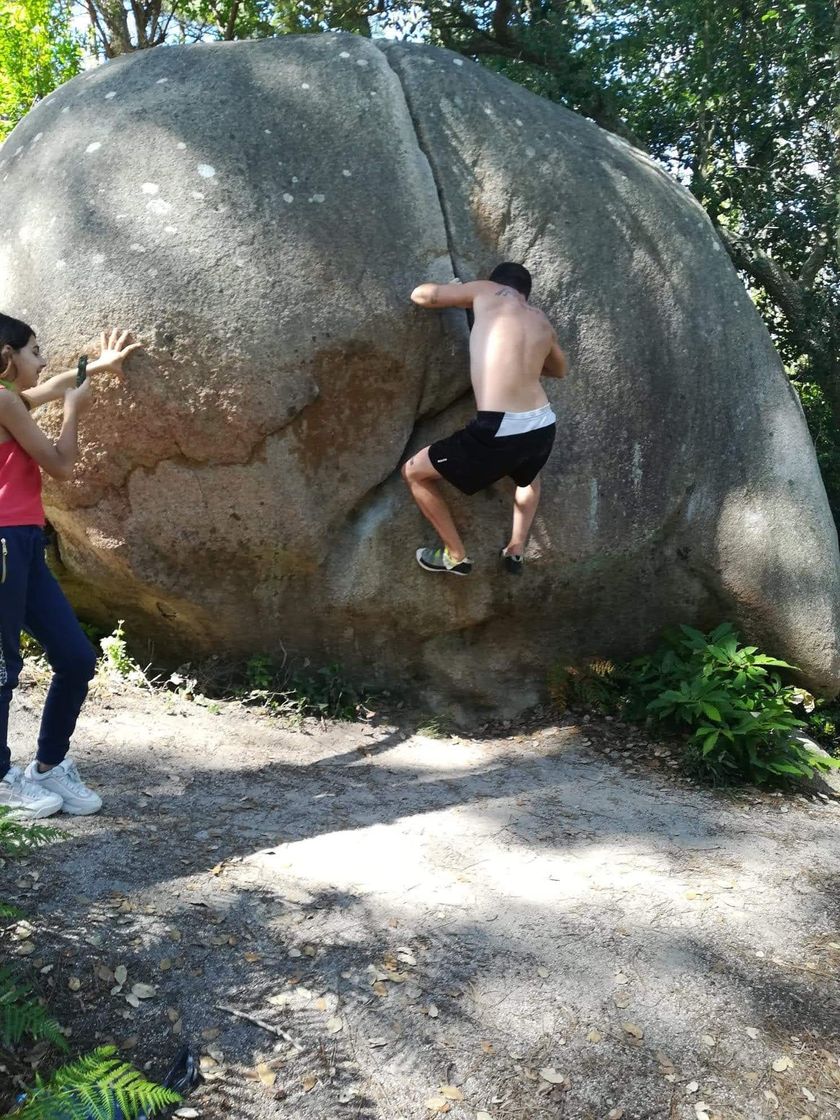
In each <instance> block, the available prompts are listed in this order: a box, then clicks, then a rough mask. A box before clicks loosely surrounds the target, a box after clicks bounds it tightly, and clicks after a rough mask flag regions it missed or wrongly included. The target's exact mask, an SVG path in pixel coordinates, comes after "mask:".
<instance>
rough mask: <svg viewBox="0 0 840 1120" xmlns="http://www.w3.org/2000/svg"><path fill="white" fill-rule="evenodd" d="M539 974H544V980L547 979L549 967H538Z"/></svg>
mask: <svg viewBox="0 0 840 1120" xmlns="http://www.w3.org/2000/svg"><path fill="white" fill-rule="evenodd" d="M537 976H542V978H543V980H545V978H546V977H547V976H548V969H547V968H545V967H540V968H538V969H537Z"/></svg>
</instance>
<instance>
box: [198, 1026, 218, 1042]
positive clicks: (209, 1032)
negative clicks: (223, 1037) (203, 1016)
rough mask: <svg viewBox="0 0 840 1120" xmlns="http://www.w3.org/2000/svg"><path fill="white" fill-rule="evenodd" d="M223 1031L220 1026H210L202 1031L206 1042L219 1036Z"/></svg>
mask: <svg viewBox="0 0 840 1120" xmlns="http://www.w3.org/2000/svg"><path fill="white" fill-rule="evenodd" d="M221 1033H222V1032H221V1031H220V1030H219V1028H218V1027H208V1028H207V1029H206V1030H203V1031H202V1032H201V1037H202V1038H203V1039H204V1040H205V1042H212V1041H213V1039H214V1038H218V1037H219V1035H220V1034H221Z"/></svg>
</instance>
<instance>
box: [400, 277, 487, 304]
mask: <svg viewBox="0 0 840 1120" xmlns="http://www.w3.org/2000/svg"><path fill="white" fill-rule="evenodd" d="M498 286H499V285H498V284H496V285H493V284H491V283H490V282H489V280H470V281H469V282H468V283H466V284H420V285H419V286H418V287H417V288H415V289H414V291H413V292H412V293H411V302H412V303H416V304H417V306H418V307H472V305H473V300H474V299H475V298H476V296H478V295H481V293H482V292H485V291H487V290H492V289H493V288H494V287H496V288H498Z"/></svg>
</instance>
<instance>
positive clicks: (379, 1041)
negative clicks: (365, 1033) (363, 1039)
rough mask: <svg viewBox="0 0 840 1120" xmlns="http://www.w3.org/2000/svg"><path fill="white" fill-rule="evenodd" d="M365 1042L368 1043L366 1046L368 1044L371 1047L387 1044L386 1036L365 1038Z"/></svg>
mask: <svg viewBox="0 0 840 1120" xmlns="http://www.w3.org/2000/svg"><path fill="white" fill-rule="evenodd" d="M367 1043H368V1046H370V1047H371V1048H372V1049H373V1048H375V1047H377V1046H387V1045H388V1039H387V1038H369V1039H368V1040H367Z"/></svg>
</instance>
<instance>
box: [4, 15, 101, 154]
mask: <svg viewBox="0 0 840 1120" xmlns="http://www.w3.org/2000/svg"><path fill="white" fill-rule="evenodd" d="M70 20H71V13H70V3H69V0H0V141H2V140H3V138H4V137H5V136H7V135H8V133H9V132H11V130H12V129H13V128H14V127H15V125H16V124H17V122H18V121H19V120H20V119H21V117H23V116H24V115H25V114H26V113H28V112H29V110H30V109H31V108H32V106H33V105H34V104H35V103H36V102H37V101H40V99H41V98H42V97H46V95H47V94H48V93H50V92H51V91H52V90H54V89H55V88H56V86H59V85H61V83H62V82H66V81H67V80H68V78H72V77H73V76H74V75H75V74H77V73H78V72H79V69H80V67H81V57H82V55H81V40H80V38H79V36H78V35H76V34H74V32H73V30H72V28H71V22H70Z"/></svg>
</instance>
